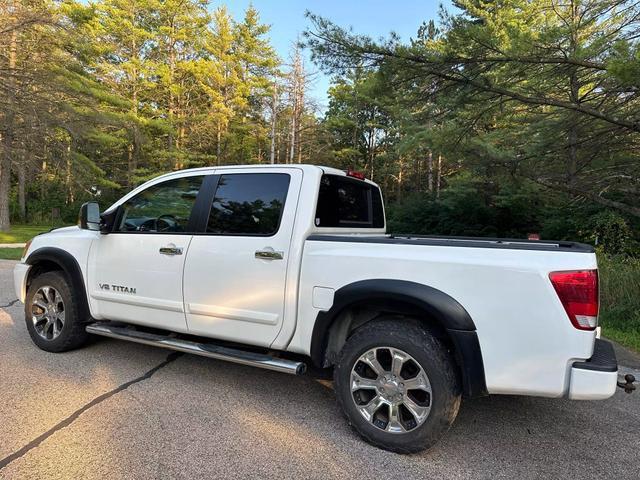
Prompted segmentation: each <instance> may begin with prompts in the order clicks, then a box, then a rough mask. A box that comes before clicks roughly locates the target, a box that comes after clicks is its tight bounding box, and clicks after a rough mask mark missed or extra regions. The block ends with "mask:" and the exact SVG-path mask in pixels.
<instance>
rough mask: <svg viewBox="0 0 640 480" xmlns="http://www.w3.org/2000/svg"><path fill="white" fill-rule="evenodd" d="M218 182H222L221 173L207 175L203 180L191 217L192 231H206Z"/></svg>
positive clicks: (190, 225)
mask: <svg viewBox="0 0 640 480" xmlns="http://www.w3.org/2000/svg"><path fill="white" fill-rule="evenodd" d="M218 182H220V175H217V174H213V175H206V176H205V177H204V180H203V181H202V185H201V186H200V191H199V192H198V196H197V197H196V203H195V204H194V206H193V209H192V210H191V216H190V217H189V227H190V231H191V232H192V233H194V234H196V233H204V232H205V231H206V230H207V223H208V222H209V213H210V211H211V204H212V202H213V197H214V195H215V193H216V190H217V188H218Z"/></svg>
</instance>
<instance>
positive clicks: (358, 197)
mask: <svg viewBox="0 0 640 480" xmlns="http://www.w3.org/2000/svg"><path fill="white" fill-rule="evenodd" d="M315 225H316V227H330V228H351V229H353V228H384V209H383V206H382V196H381V194H380V189H379V188H378V187H376V186H375V185H372V184H370V183H367V182H365V181H363V180H358V179H355V178H351V177H346V176H341V175H331V174H324V175H322V179H321V180H320V191H319V193H318V206H317V207H316V215H315Z"/></svg>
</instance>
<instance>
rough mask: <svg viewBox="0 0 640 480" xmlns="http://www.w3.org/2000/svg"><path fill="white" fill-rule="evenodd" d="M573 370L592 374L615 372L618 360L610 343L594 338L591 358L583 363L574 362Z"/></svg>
mask: <svg viewBox="0 0 640 480" xmlns="http://www.w3.org/2000/svg"><path fill="white" fill-rule="evenodd" d="M573 368H578V369H580V370H591V371H594V372H617V371H618V360H617V359H616V352H615V351H614V350H613V345H612V344H611V342H607V341H606V340H602V339H601V338H596V342H595V344H594V346H593V355H592V356H591V358H590V359H589V360H585V361H583V362H574V363H573Z"/></svg>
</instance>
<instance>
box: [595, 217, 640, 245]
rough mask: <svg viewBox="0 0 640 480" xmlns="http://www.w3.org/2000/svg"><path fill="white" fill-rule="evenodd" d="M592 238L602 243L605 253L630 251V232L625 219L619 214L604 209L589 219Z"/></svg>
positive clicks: (597, 242)
mask: <svg viewBox="0 0 640 480" xmlns="http://www.w3.org/2000/svg"><path fill="white" fill-rule="evenodd" d="M590 223H591V225H592V234H591V237H592V240H593V242H594V243H596V244H597V245H602V250H603V252H604V253H606V254H610V255H619V254H624V253H628V252H630V251H631V243H632V233H631V229H630V228H629V225H628V224H627V221H626V220H625V219H624V217H622V216H621V215H619V214H617V213H615V212H611V211H604V212H600V213H598V214H597V215H595V216H594V217H593V218H592V220H591V222H590Z"/></svg>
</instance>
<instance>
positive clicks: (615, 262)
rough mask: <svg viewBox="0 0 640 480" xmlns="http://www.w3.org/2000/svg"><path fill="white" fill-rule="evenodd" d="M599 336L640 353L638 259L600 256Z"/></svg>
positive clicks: (639, 272) (639, 261) (639, 281)
mask: <svg viewBox="0 0 640 480" xmlns="http://www.w3.org/2000/svg"><path fill="white" fill-rule="evenodd" d="M598 267H599V274H600V312H601V313H600V325H602V334H603V335H604V336H606V337H609V338H611V339H613V340H615V341H617V342H619V343H620V344H622V345H624V346H625V347H628V348H631V349H633V350H635V351H636V352H640V259H638V258H631V257H624V256H612V255H606V254H601V255H599V256H598Z"/></svg>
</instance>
